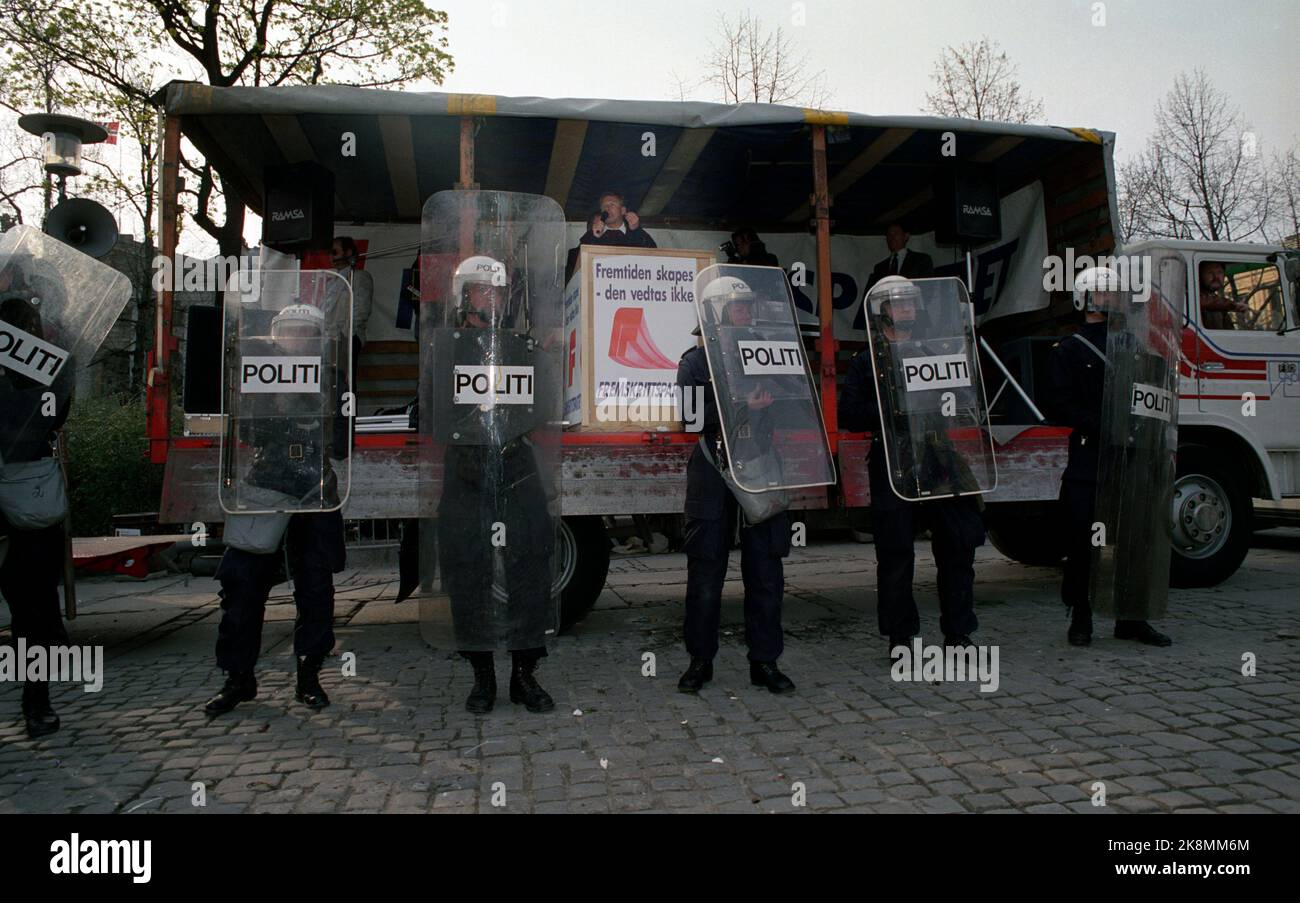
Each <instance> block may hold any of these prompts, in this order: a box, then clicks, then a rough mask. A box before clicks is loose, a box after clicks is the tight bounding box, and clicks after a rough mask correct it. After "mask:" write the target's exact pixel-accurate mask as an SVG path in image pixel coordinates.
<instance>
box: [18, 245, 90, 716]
mask: <svg viewBox="0 0 1300 903" xmlns="http://www.w3.org/2000/svg"><path fill="white" fill-rule="evenodd" d="M5 269H6V271H7V273H8V277H7V278H5V279H4V282H5V284H6V285H7V289H6V290H0V322H2V323H4V324H6V325H7V326H9V327H12V328H14V329H16V330H19V331H21V332H24V333H27V334H28V335H30V336H34V337H35V338H37V339H38V340H43V341H44V340H48V339H50V338H51V337H50V336H48V335H47V334H46V330H45V329H44V327H43V325H42V322H41V313H40V312H41V309H42V307H46V308H51V309H53V308H57V307H58V306H59V305H60V304H61V303H62V297H63V284H62V280H61V279H60V278H59V276H58V274H57V273H56V272H55V271H54V270H53V269H52V268H50V267H48V266H46V267H42V266H40V265H39V264H37V263H35V262H34V261H32V260H31V259H30V258H28V259H27V260H26V261H22V262H18V263H17V264H16V265H15V263H14V262H13V261H11V263H10V266H8V267H6V268H5ZM75 373H76V364H75V362H74V361H72V360H68V361H67V362H65V363H64V365H63V368H62V369H61V370H60V371H59V375H58V376H57V377H56V378H55V379H54V381H53V383H51V384H49V385H42V384H41V383H39V382H37V381H36V380H35V379H32V378H31V377H29V376H26V375H24V374H22V373H20V372H19V371H18V369H17V368H2V367H0V381H3V382H4V383H5V385H4V386H2V387H0V397H2V400H0V435H3V437H4V438H3V440H0V446H2V447H3V451H4V454H3V457H2V458H0V482H3V481H4V480H5V479H6V478H7V477H8V476H9V475H10V474H12V473H16V472H17V470H18V469H20V468H23V467H24V466H27V465H29V464H36V463H38V462H39V463H46V462H48V463H49V464H50V466H51V471H52V479H55V480H58V481H59V482H62V474H61V473H59V471H58V466H57V464H55V463H54V462H53V460H52V459H53V457H54V451H53V443H54V434H55V431H56V430H58V429H59V428H60V427H61V426H62V425H63V423H64V421H65V420H66V419H67V417H68V412H69V409H70V408H71V405H72V388H73V379H74V374H75ZM47 395H48V396H49V397H52V399H53V406H52V408H48V407H47V405H46V401H45V399H46V397H47ZM5 465H10V466H9V467H8V468H6V467H5ZM6 471H7V472H6ZM43 494H44V495H45V496H47V497H48V498H49V501H48V502H47V503H46V504H48V505H50V506H53V507H52V509H51V510H50V511H48V512H47V516H46V517H44V518H42V521H43V522H46V526H43V527H33V528H24V527H22V526H20V525H18V524H17V523H15V521H18V520H19V515H18V513H17V512H13V511H10V512H6V511H5V510H4V506H3V505H0V534H3V535H6V536H7V538H8V551H7V552H6V553H5V554H4V555H3V560H2V561H0V595H3V596H4V598H5V601H6V602H8V603H9V611H10V614H11V616H12V621H13V635H14V639H15V640H19V639H21V640H24V641H25V642H26V644H27V645H28V647H29V648H31V647H37V646H40V647H44V648H46V649H49V648H50V647H52V646H63V645H67V644H68V642H69V639H68V631H67V628H66V626H65V625H64V623H63V614H62V612H60V611H59V583H60V582H61V581H62V579H63V563H64V554H65V544H64V520H65V518H66V517H67V508H66V495H61V494H57V493H53V492H46V493H43ZM22 711H23V719H24V721H25V723H26V728H27V735H28V736H29V737H33V738H35V737H43V736H45V735H47V734H52V733H54V732H55V731H57V730H58V729H59V726H60V721H59V716H58V715H57V714H56V713H55V711H54V709H53V707H52V706H51V705H50V685H49V683H48V682H47V681H46V680H35V679H31V678H30V677H29V678H28V680H27V681H26V682H25V683H24V684H23V695H22Z"/></svg>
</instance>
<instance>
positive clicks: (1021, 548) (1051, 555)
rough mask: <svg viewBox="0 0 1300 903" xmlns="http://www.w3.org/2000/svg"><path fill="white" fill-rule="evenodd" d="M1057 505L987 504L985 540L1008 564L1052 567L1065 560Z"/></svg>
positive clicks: (1038, 503) (1060, 520)
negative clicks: (1006, 558) (986, 535)
mask: <svg viewBox="0 0 1300 903" xmlns="http://www.w3.org/2000/svg"><path fill="white" fill-rule="evenodd" d="M1059 507H1060V505H1059V503H1057V502H1033V503H1026V504H1013V503H1003V504H996V503H994V504H989V505H987V506H986V507H985V509H984V526H985V527H986V528H987V529H988V531H989V541H990V542H992V543H993V548H995V549H997V550H998V551H999V552H1001V553H1002V554H1003V555H1005V556H1006V557H1008V558H1010V559H1011V560H1012V561H1018V562H1020V563H1021V564H1030V565H1035V566H1037V567H1052V566H1053V565H1057V564H1060V563H1061V559H1062V558H1064V557H1065V545H1066V535H1065V522H1064V521H1063V520H1062V519H1061V517H1060V515H1059V513H1058V509H1059Z"/></svg>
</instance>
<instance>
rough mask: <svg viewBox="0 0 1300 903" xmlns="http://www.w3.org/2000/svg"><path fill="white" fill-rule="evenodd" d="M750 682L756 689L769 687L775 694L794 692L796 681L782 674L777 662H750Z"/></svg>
mask: <svg viewBox="0 0 1300 903" xmlns="http://www.w3.org/2000/svg"><path fill="white" fill-rule="evenodd" d="M749 682H750V683H751V684H753V685H754V686H756V687H767V689H768V690H770V691H771V692H773V693H791V692H793V691H794V681H792V680H791V679H790V678H788V677H786V676H785V675H784V674H782V673H781V669H780V668H778V667H777V666H776V662H750V663H749Z"/></svg>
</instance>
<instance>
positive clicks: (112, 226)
mask: <svg viewBox="0 0 1300 903" xmlns="http://www.w3.org/2000/svg"><path fill="white" fill-rule="evenodd" d="M45 234H46V235H50V236H53V237H54V238H57V239H58V240H59V241H61V242H63V243H64V244H68V245H72V247H74V248H76V249H77V250H78V251H81V252H82V253H83V254H86V255H89V256H90V257H103V256H104V255H105V254H107V253H108V252H109V251H111V250H113V246H114V245H115V244H117V221H116V220H115V219H113V214H111V213H109V212H108V209H107V208H106V207H104V206H103V205H102V204H96V203H95V202H94V201H92V200H90V199H89V198H71V199H69V200H66V201H62V202H60V203H58V204H56V205H55V206H54V209H52V210H51V211H50V212H49V215H48V216H46V217H45Z"/></svg>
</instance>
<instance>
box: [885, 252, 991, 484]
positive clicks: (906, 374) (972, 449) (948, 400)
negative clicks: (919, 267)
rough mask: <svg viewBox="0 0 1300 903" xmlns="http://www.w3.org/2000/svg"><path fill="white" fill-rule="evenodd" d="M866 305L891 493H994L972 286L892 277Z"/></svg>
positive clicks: (986, 407) (951, 282) (986, 410)
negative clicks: (968, 289)
mask: <svg viewBox="0 0 1300 903" xmlns="http://www.w3.org/2000/svg"><path fill="white" fill-rule="evenodd" d="M863 305H864V307H865V309H866V313H867V341H868V345H869V348H870V353H871V365H872V368H873V371H874V374H875V378H876V399H877V402H878V403H879V406H880V420H881V431H882V435H881V436H880V437H879V438H880V441H881V443H882V445H883V448H884V451H885V461H886V466H887V470H888V472H889V485H890V487H891V488H892V489H893V490H894V493H895V494H896V495H898V497H899V498H901V499H904V500H905V501H910V502H917V501H925V500H927V499H935V498H948V497H953V496H960V495H974V494H979V493H984V492H991V491H992V490H993V489H994V488H996V487H997V480H998V475H997V463H996V460H995V458H994V455H993V434H992V432H991V431H990V428H989V417H988V404H987V402H986V401H985V396H984V379H983V376H982V375H981V373H980V361H979V351H978V346H977V344H976V341H975V315H974V308H973V307H972V305H971V303H970V297H969V295H967V293H966V286H965V285H963V284H962V283H961V281H960V280H957V279H953V278H951V277H949V278H944V279H904V278H903V277H901V276H890V277H886V278H885V279H882V280H880V282H878V283H876V285H875V286H874V287H873V288H872V289H871V291H870V292H868V293H867V297H866V299H865V300H864V302H863Z"/></svg>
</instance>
